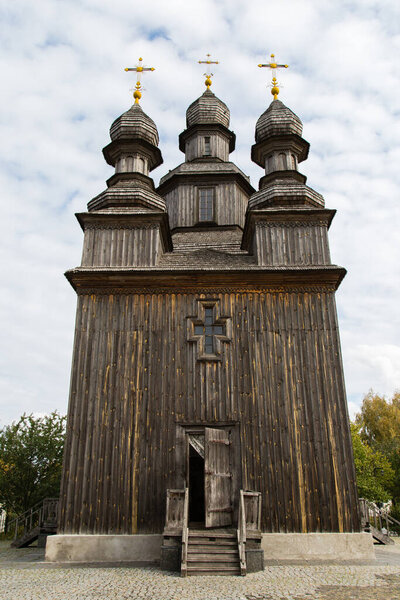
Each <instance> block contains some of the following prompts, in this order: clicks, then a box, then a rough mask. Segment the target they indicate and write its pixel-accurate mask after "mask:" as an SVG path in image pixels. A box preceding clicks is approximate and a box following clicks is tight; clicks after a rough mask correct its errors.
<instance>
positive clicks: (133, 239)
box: [82, 224, 163, 267]
mask: <svg viewBox="0 0 400 600" xmlns="http://www.w3.org/2000/svg"><path fill="white" fill-rule="evenodd" d="M162 251H163V248H162V243H161V236H160V227H159V225H156V224H154V225H149V226H143V225H142V226H140V227H129V228H128V227H126V228H124V229H120V228H117V227H110V226H108V227H107V226H99V225H96V226H94V227H86V229H85V238H84V242H83V252H82V266H83V267H91V266H96V267H104V266H107V267H125V266H128V267H129V266H132V265H135V266H138V267H144V266H154V265H156V264H157V263H158V260H159V258H160V256H161V254H162Z"/></svg>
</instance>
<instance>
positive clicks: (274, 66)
mask: <svg viewBox="0 0 400 600" xmlns="http://www.w3.org/2000/svg"><path fill="white" fill-rule="evenodd" d="M258 66H259V67H269V68H270V69H272V85H271V94H272V95H273V97H274V100H277V99H278V94H279V87H278V81H277V79H276V69H278V68H279V67H284V68H285V69H287V68H288V66H289V65H278V63H276V62H275V54H271V62H270V63H267V64H265V65H263V64H261V65H258Z"/></svg>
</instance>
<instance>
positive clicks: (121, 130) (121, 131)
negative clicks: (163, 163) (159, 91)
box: [110, 104, 159, 146]
mask: <svg viewBox="0 0 400 600" xmlns="http://www.w3.org/2000/svg"><path fill="white" fill-rule="evenodd" d="M110 137H111V139H112V141H113V142H114V141H116V140H121V139H133V138H139V139H141V140H146V142H149V143H150V144H152V145H153V146H158V141H159V139H158V131H157V127H156V124H155V123H154V121H153V119H150V117H149V116H148V115H146V113H145V112H143V110H142V108H141V106H140V105H139V104H134V105H133V106H132V107H131V108H130V109H129V110H127V111H126V112H124V113H123V114H122V115H121V116H120V117H118V119H115V121H114V123H113V124H112V125H111V127H110Z"/></svg>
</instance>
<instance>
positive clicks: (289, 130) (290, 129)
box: [255, 100, 303, 143]
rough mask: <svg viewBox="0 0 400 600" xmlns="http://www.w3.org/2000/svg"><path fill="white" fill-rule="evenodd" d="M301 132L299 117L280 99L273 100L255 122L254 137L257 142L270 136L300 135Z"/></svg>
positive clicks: (301, 126)
mask: <svg viewBox="0 0 400 600" xmlns="http://www.w3.org/2000/svg"><path fill="white" fill-rule="evenodd" d="M302 132H303V124H302V122H301V121H300V119H299V117H298V116H297V115H295V114H294V112H292V111H291V110H290V108H288V107H287V106H285V105H284V104H283V102H281V101H280V100H273V101H272V102H271V104H270V105H269V107H268V108H267V110H266V111H265V112H264V113H263V114H262V115H261V117H260V118H259V119H258V121H257V123H256V134H255V138H256V142H257V143H258V142H262V141H263V140H265V139H266V138H269V137H271V136H275V135H290V134H296V135H299V136H301V134H302Z"/></svg>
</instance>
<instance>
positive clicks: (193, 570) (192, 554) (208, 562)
mask: <svg viewBox="0 0 400 600" xmlns="http://www.w3.org/2000/svg"><path fill="white" fill-rule="evenodd" d="M188 533H189V535H188V550H187V567H186V574H187V575H188V576H190V575H240V574H241V573H240V562H239V550H238V541H237V535H236V531H235V530H226V529H225V530H221V529H216V530H207V531H204V530H193V529H189V532H188Z"/></svg>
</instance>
